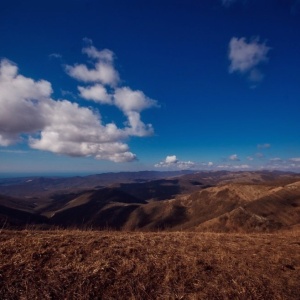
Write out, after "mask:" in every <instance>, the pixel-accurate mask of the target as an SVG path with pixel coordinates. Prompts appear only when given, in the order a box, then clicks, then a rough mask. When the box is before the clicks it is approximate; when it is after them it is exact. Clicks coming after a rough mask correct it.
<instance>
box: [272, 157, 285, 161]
mask: <svg viewBox="0 0 300 300" xmlns="http://www.w3.org/2000/svg"><path fill="white" fill-rule="evenodd" d="M270 161H271V162H282V161H283V160H282V159H281V158H279V157H274V158H271V159H270Z"/></svg>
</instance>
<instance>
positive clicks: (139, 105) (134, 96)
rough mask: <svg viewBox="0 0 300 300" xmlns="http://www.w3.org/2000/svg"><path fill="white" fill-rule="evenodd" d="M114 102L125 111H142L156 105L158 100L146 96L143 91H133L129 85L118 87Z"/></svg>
mask: <svg viewBox="0 0 300 300" xmlns="http://www.w3.org/2000/svg"><path fill="white" fill-rule="evenodd" d="M114 102H115V105H116V106H117V107H119V108H120V109H121V110H122V111H123V112H124V113H126V112H129V111H136V112H141V111H142V110H144V109H146V108H149V107H152V106H155V105H156V101H155V100H152V99H150V98H148V97H147V96H145V94H144V93H143V92H142V91H133V90H132V89H130V88H129V87H122V88H117V89H116V91H115V94H114Z"/></svg>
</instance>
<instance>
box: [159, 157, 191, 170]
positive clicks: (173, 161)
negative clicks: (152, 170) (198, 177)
mask: <svg viewBox="0 0 300 300" xmlns="http://www.w3.org/2000/svg"><path fill="white" fill-rule="evenodd" d="M154 166H155V167H156V168H173V169H180V170H186V169H192V168H195V166H196V164H195V163H194V162H192V161H180V160H178V159H177V156H176V155H169V156H167V157H166V158H165V160H164V161H161V162H159V163H158V164H155V165H154Z"/></svg>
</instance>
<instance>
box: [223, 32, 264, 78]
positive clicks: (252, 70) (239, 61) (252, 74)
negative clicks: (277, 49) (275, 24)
mask: <svg viewBox="0 0 300 300" xmlns="http://www.w3.org/2000/svg"><path fill="white" fill-rule="evenodd" d="M269 51H270V48H269V47H268V46H266V43H265V42H264V43H260V42H259V38H255V39H253V40H251V41H250V42H247V41H246V38H244V37H242V38H240V39H239V38H236V37H233V38H232V39H231V40H230V42H229V53H228V58H229V60H230V66H229V73H234V72H238V73H241V74H246V75H248V78H249V80H250V81H252V82H259V81H261V80H262V79H263V74H262V73H261V71H260V70H259V69H258V68H257V67H258V66H259V65H260V64H262V63H265V62H267V61H268V56H267V55H268V53H269Z"/></svg>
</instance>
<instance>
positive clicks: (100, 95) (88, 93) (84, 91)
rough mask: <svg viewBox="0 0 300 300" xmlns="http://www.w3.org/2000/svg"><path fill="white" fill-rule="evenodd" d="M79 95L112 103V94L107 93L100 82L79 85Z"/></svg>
mask: <svg viewBox="0 0 300 300" xmlns="http://www.w3.org/2000/svg"><path fill="white" fill-rule="evenodd" d="M78 90H79V92H80V97H82V98H84V99H86V100H93V101H95V102H99V103H103V104H112V96H111V95H109V94H108V93H107V90H106V88H105V87H104V86H103V85H102V84H95V85H93V86H88V87H83V86H79V87H78Z"/></svg>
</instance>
